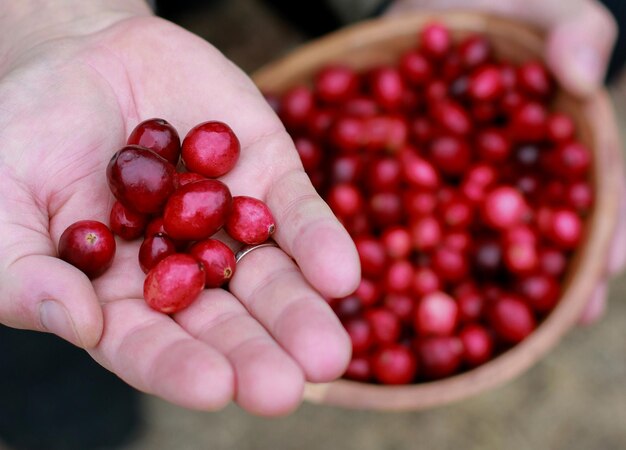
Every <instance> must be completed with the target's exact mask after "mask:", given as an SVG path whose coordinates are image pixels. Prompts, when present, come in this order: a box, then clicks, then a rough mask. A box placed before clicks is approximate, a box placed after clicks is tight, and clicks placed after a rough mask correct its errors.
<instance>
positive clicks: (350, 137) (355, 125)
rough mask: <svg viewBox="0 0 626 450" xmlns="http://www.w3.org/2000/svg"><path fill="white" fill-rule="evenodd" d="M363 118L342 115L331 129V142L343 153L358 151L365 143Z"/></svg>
mask: <svg viewBox="0 0 626 450" xmlns="http://www.w3.org/2000/svg"><path fill="white" fill-rule="evenodd" d="M364 136H365V129H364V125H363V119H360V118H356V117H350V116H340V117H337V119H336V120H335V122H334V123H333V125H332V126H331V127H330V130H329V140H330V143H331V144H332V145H333V146H334V147H335V148H336V149H337V150H339V151H340V152H341V153H356V152H357V151H358V150H359V149H360V148H361V147H362V146H363V144H364V143H365V138H364Z"/></svg>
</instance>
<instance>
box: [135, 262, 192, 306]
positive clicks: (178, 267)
mask: <svg viewBox="0 0 626 450" xmlns="http://www.w3.org/2000/svg"><path fill="white" fill-rule="evenodd" d="M203 288H204V272H203V271H202V266H201V265H200V263H198V261H196V260H195V259H194V258H193V257H191V256H189V255H183V254H174V255H170V256H168V257H167V258H165V259H163V260H162V261H160V262H159V263H158V264H157V265H156V266H154V267H153V268H152V270H150V272H148V276H147V277H146V280H145V282H144V285H143V296H144V298H145V300H146V303H148V305H149V306H150V307H151V308H153V309H155V310H157V311H161V312H162V313H165V314H173V313H175V312H178V311H180V310H182V309H185V308H186V307H188V306H189V305H191V303H193V301H194V300H195V299H196V298H197V297H198V295H199V294H200V292H201V291H202V289H203Z"/></svg>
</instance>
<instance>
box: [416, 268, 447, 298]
mask: <svg viewBox="0 0 626 450" xmlns="http://www.w3.org/2000/svg"><path fill="white" fill-rule="evenodd" d="M440 289H441V280H440V279H439V277H438V276H437V274H436V273H435V272H434V271H433V270H432V269H431V268H430V267H417V268H416V269H415V271H414V272H413V283H412V285H411V292H413V294H414V295H415V296H417V297H418V298H421V297H423V296H425V295H428V294H430V293H432V292H435V291H438V290H440Z"/></svg>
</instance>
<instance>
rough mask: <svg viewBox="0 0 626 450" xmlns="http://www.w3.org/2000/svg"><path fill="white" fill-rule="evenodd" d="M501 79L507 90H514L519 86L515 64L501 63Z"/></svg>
mask: <svg viewBox="0 0 626 450" xmlns="http://www.w3.org/2000/svg"><path fill="white" fill-rule="evenodd" d="M500 81H501V82H502V87H503V88H504V90H506V91H509V92H510V91H512V90H513V89H515V88H516V87H517V69H516V67H515V66H514V65H513V64H509V63H501V64H500Z"/></svg>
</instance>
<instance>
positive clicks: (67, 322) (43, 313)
mask: <svg viewBox="0 0 626 450" xmlns="http://www.w3.org/2000/svg"><path fill="white" fill-rule="evenodd" d="M39 318H40V320H41V325H42V326H43V327H44V329H45V330H46V331H49V332H50V333H54V334H56V335H57V336H59V337H62V338H63V339H65V340H67V341H70V342H71V343H73V344H75V345H79V346H80V345H81V341H80V339H79V338H78V333H76V327H75V326H74V322H73V321H72V319H71V317H70V315H69V313H68V311H67V309H66V308H65V306H63V305H62V304H61V303H59V302H58V301H56V300H44V301H43V302H41V305H40V306H39Z"/></svg>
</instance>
